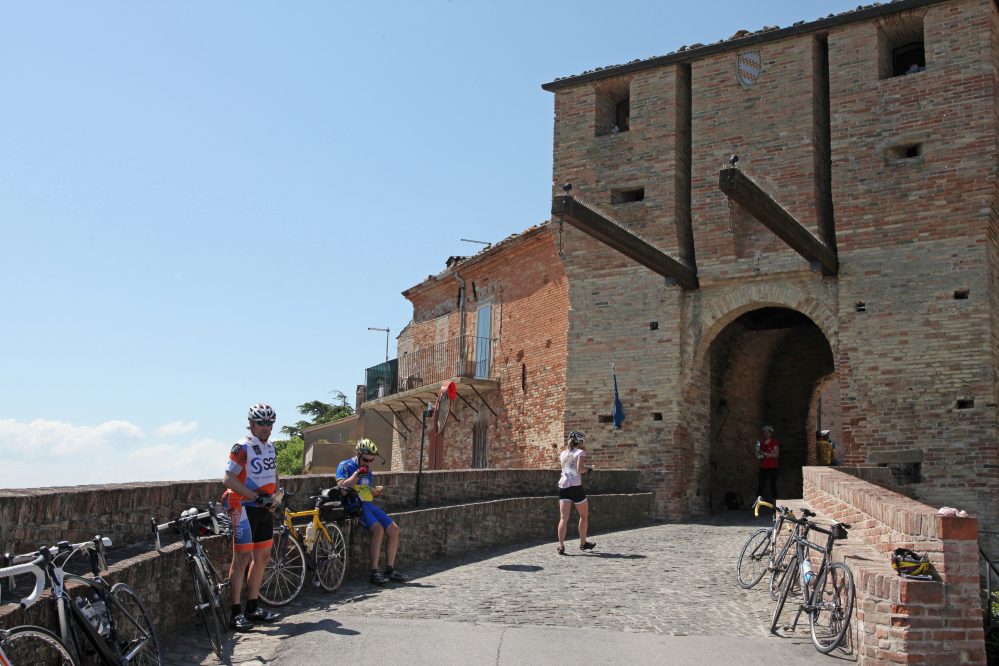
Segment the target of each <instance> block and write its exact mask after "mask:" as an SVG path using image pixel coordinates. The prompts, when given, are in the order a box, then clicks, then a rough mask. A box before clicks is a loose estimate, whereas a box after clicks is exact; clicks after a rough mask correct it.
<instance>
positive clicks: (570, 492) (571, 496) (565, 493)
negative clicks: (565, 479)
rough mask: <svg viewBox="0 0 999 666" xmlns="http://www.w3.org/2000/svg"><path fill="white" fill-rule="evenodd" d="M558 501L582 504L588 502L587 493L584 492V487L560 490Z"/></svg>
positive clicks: (570, 487)
mask: <svg viewBox="0 0 999 666" xmlns="http://www.w3.org/2000/svg"><path fill="white" fill-rule="evenodd" d="M558 501H559V502H572V503H573V504H582V503H583V502H585V501H586V493H584V492H583V486H569V487H568V488H559V489H558Z"/></svg>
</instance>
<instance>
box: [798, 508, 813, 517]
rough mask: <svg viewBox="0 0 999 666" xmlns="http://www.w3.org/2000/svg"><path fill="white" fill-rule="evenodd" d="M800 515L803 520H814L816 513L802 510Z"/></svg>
mask: <svg viewBox="0 0 999 666" xmlns="http://www.w3.org/2000/svg"><path fill="white" fill-rule="evenodd" d="M801 515H802V517H804V518H814V517H815V516H816V513H815V512H814V511H809V510H808V509H802V510H801Z"/></svg>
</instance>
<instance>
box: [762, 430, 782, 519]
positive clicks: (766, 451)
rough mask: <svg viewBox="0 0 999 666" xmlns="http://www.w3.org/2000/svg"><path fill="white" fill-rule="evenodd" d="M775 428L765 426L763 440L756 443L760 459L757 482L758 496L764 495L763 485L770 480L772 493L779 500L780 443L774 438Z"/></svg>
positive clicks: (774, 498)
mask: <svg viewBox="0 0 999 666" xmlns="http://www.w3.org/2000/svg"><path fill="white" fill-rule="evenodd" d="M773 436H774V429H773V428H771V427H770V426H768V425H767V426H763V441H761V442H757V443H756V450H757V456H758V457H759V459H760V480H759V482H758V483H757V484H756V496H757V497H763V487H764V486H765V485H767V481H769V482H770V495H771V499H772V500H773V501H777V457H778V456H779V455H780V444H778V443H777V440H776V439H774V438H773Z"/></svg>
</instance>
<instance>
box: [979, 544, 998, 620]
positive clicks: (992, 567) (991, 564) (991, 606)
mask: <svg viewBox="0 0 999 666" xmlns="http://www.w3.org/2000/svg"><path fill="white" fill-rule="evenodd" d="M978 533H979V534H988V535H991V536H999V532H990V531H989V530H978ZM978 554H979V556H980V557H981V559H983V560H985V589H984V590H982V592H983V594H984V596H985V599H983V606H984V608H983V609H982V611H983V618H982V620H983V625H984V627H985V635H986V636H988V635H989V634H990V633H992V632H993V631H994V630H996V629H999V620H997V619H996V613H995V612H994V611H995V610H996V606H999V598H997V596H999V590H995V589H993V586H992V576H993V575H995V576H996V577H999V566H997V565H999V562H997V561H996V560H993V559H992V558H991V557H989V556H988V553H986V552H985V551H984V550H983V549H982V542H981V540H979V542H978Z"/></svg>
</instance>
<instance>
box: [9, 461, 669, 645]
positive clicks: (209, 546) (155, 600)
mask: <svg viewBox="0 0 999 666" xmlns="http://www.w3.org/2000/svg"><path fill="white" fill-rule="evenodd" d="M516 472H519V470H516V471H515V470H510V471H503V472H499V474H501V475H502V476H503V477H505V479H504V480H503V481H501V482H500V483H498V484H492V485H491V484H489V483H488V480H487V479H486V478H485V475H484V474H483V473H473V474H472V475H466V477H465V479H464V480H462V473H460V472H437V473H435V474H436V475H437V478H436V479H432V480H431V482H430V483H429V484H428V485H429V487H430V489H431V490H430V495H431V496H432V497H435V498H446V499H451V497H450V495H448V494H447V493H446V492H445V490H444V488H443V487H442V484H440V483H435V481H436V482H440V481H444V480H446V479H451V480H457V481H458V486H457V487H456V488H455V489H454V490H455V491H456V492H457V491H458V490H459V489H462V490H464V491H465V492H464V498H463V500H459V501H464V502H466V503H464V504H455V505H451V506H445V507H436V508H426V509H419V510H413V509H411V508H408V507H407V509H408V510H403V511H391V512H390V514H389V515H390V516H391V517H392V519H393V520H394V521H396V523H397V524H398V525H399V528H400V538H399V550H398V553H397V559H396V566H397V567H399V568H400V569H405V568H407V567H411V566H414V565H416V564H418V563H423V562H428V561H433V560H437V559H441V558H445V557H452V556H455V555H461V554H465V553H469V552H474V551H477V550H484V549H488V548H495V547H499V546H507V545H511V544H516V543H521V542H525V541H532V540H536V539H544V538H550V539H551V540H552V542H553V543H555V542H556V539H557V527H558V520H559V509H558V502H557V501H556V500H555V498H554V497H553V496H550V495H549V496H547V497H515V498H505V499H491V500H486V501H474V500H477V499H479V498H480V497H483V496H485V497H489V496H491V495H492V494H494V493H501V492H502V491H501V488H500V486H502V485H503V483H507V484H509V489H510V493H511V494H517V493H519V492H529V491H531V490H533V489H536V488H537V487H538V485H539V484H538V483H537V481H535V482H532V481H531V477H535V478H537V479H539V480H540V479H542V478H543V479H544V480H545V481H547V480H549V478H548V477H550V476H551V475H550V474H547V473H537V472H532V471H526V473H522V474H517V473H516ZM378 476H379V477H380V478H379V481H380V482H383V483H386V487H387V488H388V489H392V490H398V489H399V488H401V487H404V486H405V483H404V481H405V480H406V478H407V477H408V478H409V480H410V481H412V477H413V476H415V475H413V474H408V475H407V474H398V475H395V474H393V475H381V474H380V475H378ZM615 476H616V477H617V478H614V477H615ZM628 478H632V479H633V478H634V475H630V477H629V475H628V474H627V473H625V474H622V475H614V474H607V473H605V477H604V479H603V480H602V483H601V482H597V483H594V484H591V485H590V486H588V490H589V491H590V494H589V503H590V519H589V526H590V534H593V533H594V532H595V531H598V530H612V529H620V528H622V527H628V526H633V525H639V524H642V523H645V522H647V521H649V520H651V517H652V496H651V495H650V494H649V493H627V492H626V493H622V494H598V493H596V492H594V489H597V490H599V489H600V488H602V487H604V488H615V487H617V486H622V487H626V486H628V485H629V484H628V483H627V479H628ZM295 479H296V480H302V479H303V477H295ZM282 481H283V482H284V484H285V487H288V486H289V485H290V484H289V483H288V482H289V479H288V478H285V479H283V480H282ZM308 481H309V482H312V481H315V479H308ZM393 481H395V482H398V483H394V484H393V483H392V482H393ZM185 485H186V484H185ZM543 485H548V484H543ZM410 487H411V486H410ZM121 490H123V491H124V490H125V489H124V488H123V489H121ZM500 496H502V495H500ZM396 503H399V501H398V498H397V500H396ZM299 504H302V503H299ZM380 504H382V506H386V507H389V508H391V504H392V503H391V502H385V503H381V502H380ZM303 508H304V507H303ZM105 533H108V532H107V530H105ZM575 534H577V531H576V527H575V525H574V524H570V526H569V535H570V536H572V535H575ZM91 536H92V535H91ZM202 543H203V544H204V546H205V548H206V550H207V551H208V553H209V555H210V556H211V557H212V559H213V561H214V562H215V563H216V566H217V567H218V568H219V570H220V571H221V572H222V573H223V575H224V576H227V575H228V568H229V561H230V558H231V555H230V553H231V546H230V541H229V540H228V539H226V538H224V537H209V538H206V539H204V540H203V541H202ZM368 544H369V540H368V534H367V532H365V531H364V530H363V529H362V528H361V527H359V526H356V525H355V526H354V534H353V545H354V547H353V550H352V551H351V553H350V554H349V556H348V558H349V559H348V573H347V575H348V577H349V578H364V577H366V576H367V574H368V572H369V571H370V568H369V560H368ZM19 545H23V544H19ZM22 550H24V549H21V550H15V552H22ZM383 558H384V553H383ZM382 562H383V563H384V559H382ZM103 577H104V578H105V580H107V582H108V583H110V584H115V583H119V582H124V583H127V584H128V585H130V586H131V587H132V588H134V589H135V590H136V592H137V593H138V594H139V596H140V598H141V599H142V600H143V603H144V604H145V605H146V608H147V609H148V610H149V612H150V613H151V614H152V616H153V622H154V625H155V627H156V631H157V633H158V635H159V636H160V638H161V639H162V638H163V637H164V636H167V635H169V634H172V633H177V632H191V631H195V629H194V627H193V625H192V623H191V604H192V603H193V598H194V589H193V585H192V583H191V577H190V572H189V571H188V569H187V565H186V558H185V555H184V549H183V544H180V543H174V544H172V545H167V546H165V547H164V548H163V550H162V551H160V552H156V551H154V550H152V544H151V543H150V552H146V553H143V554H141V555H137V556H135V557H130V558H128V559H125V560H123V561H121V562H118V563H116V564H113V565H111V566H110V568H109V570H108V572H107V573H106V574H104V575H103ZM68 591H69V594H70V596H71V597H72V596H73V595H74V593H75V592H74V588H73V587H70V588H68ZM3 601H4V602H5V604H6V605H3V606H0V627H3V628H10V627H13V626H17V625H20V624H26V623H27V624H34V625H40V626H43V627H47V628H50V629H53V630H57V626H58V623H57V620H56V618H55V614H54V612H53V608H52V605H51V600H50V592H46V593H45V594H44V595H43V598H42V599H41V601H40V602H39V603H37V604H36V605H34V606H32V607H31V608H29V609H28V610H26V611H22V610H21V609H20V607H19V606H17V605H16V604H13V603H10V601H11V598H10V596H6V595H5V597H4V599H3ZM200 633H201V632H199V635H200Z"/></svg>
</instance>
